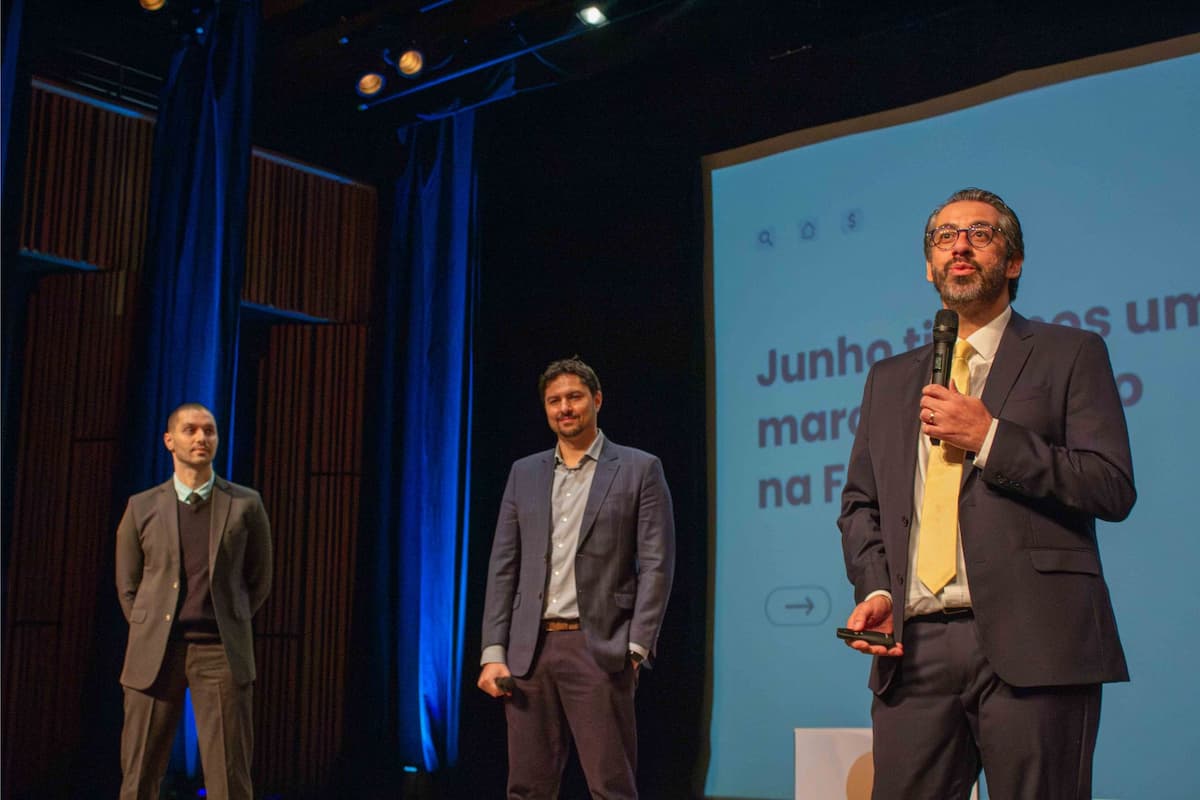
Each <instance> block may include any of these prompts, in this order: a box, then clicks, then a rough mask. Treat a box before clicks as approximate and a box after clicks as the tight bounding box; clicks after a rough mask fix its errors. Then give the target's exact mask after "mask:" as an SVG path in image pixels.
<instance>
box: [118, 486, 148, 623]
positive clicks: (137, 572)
mask: <svg viewBox="0 0 1200 800" xmlns="http://www.w3.org/2000/svg"><path fill="white" fill-rule="evenodd" d="M144 558H145V555H144V554H143V552H142V542H141V537H140V535H139V530H138V523H137V519H136V517H135V514H134V510H133V501H132V500H130V501H129V502H128V503H126V504H125V513H124V514H122V515H121V522H120V524H119V525H117V557H116V564H117V569H116V581H117V600H118V601H120V603H121V612H122V613H123V614H124V615H125V621H126V622H128V621H129V615H130V613H131V612H132V611H133V601H134V598H136V597H137V593H138V587H139V586H141V584H142V568H143V566H144V563H145V562H144Z"/></svg>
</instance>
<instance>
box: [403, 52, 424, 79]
mask: <svg viewBox="0 0 1200 800" xmlns="http://www.w3.org/2000/svg"><path fill="white" fill-rule="evenodd" d="M424 68H425V56H424V55H422V54H421V51H420V50H417V49H416V48H409V49H408V50H405V51H404V52H403V53H401V54H400V57H399V58H397V59H396V69H397V70H399V72H400V74H401V75H403V76H404V77H406V78H415V77H416V76H417V75H419V74H420V73H421V70H422V69H424Z"/></svg>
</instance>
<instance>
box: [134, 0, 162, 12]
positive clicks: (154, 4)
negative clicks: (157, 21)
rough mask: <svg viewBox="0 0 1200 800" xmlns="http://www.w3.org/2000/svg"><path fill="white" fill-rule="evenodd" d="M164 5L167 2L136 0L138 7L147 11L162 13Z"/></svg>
mask: <svg viewBox="0 0 1200 800" xmlns="http://www.w3.org/2000/svg"><path fill="white" fill-rule="evenodd" d="M166 4H167V0H138V5H140V6H141V7H142V8H144V9H145V10H147V11H162V8H163V6H165V5H166Z"/></svg>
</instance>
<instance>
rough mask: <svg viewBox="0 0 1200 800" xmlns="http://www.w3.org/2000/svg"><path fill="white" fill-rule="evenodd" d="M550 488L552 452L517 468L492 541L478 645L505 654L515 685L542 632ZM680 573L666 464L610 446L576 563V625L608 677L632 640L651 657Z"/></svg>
mask: <svg viewBox="0 0 1200 800" xmlns="http://www.w3.org/2000/svg"><path fill="white" fill-rule="evenodd" d="M553 485H554V451H553V450H547V451H545V452H542V453H537V454H535V455H532V456H528V457H526V458H523V459H521V460H519V461H517V462H515V463H514V464H513V466H512V470H511V471H510V472H509V475H508V485H507V486H506V487H505V489H504V499H503V500H502V501H501V504H500V515H499V519H498V520H497V522H496V535H495V538H494V539H493V541H492V556H491V562H490V564H489V566H488V581H487V595H486V598H485V601H484V613H483V640H482V641H483V645H484V647H487V646H489V645H495V644H500V645H504V646H505V647H506V648H507V665H508V669H509V670H510V671H511V672H512V673H513V674H514V675H517V676H524V675H526V674H528V672H529V670H530V668H531V667H532V665H533V657H534V652H535V650H536V649H537V643H538V636H539V635H540V632H541V621H542V607H543V594H544V593H545V589H546V581H547V574H546V572H547V566H548V561H549V551H550V494H551V490H552V488H553ZM674 569H675V517H674V512H673V510H672V507H671V493H670V491H669V490H668V489H667V482H666V478H665V477H664V475H663V469H662V463H661V462H660V461H659V460H658V458H656V457H655V456H652V455H650V454H649V453H646V452H643V451H641V450H636V449H634V448H632V447H622V446H620V445H617V444H613V443H612V442H611V441H606V442H605V444H604V449H603V450H601V452H600V459H599V461H598V462H597V464H596V472H595V475H594V476H593V478H592V488H591V492H590V494H589V495H588V500H587V505H586V507H585V509H584V512H583V522H582V524H581V526H580V531H579V548H578V550H577V554H576V559H575V583H576V589H577V593H578V599H579V614H580V622H581V626H582V628H583V632H584V635H585V637H586V640H587V644H588V649H589V651H590V652H591V653H592V655H593V656H594V657H595V659H596V663H597V664H599V665H600V667H601V668H602V669H604V670H606V671H608V672H619V671H620V670H622V669H624V667H625V663H626V659H627V657H628V652H629V650H628V648H629V642H630V641H635V642H638V643H639V644H642V645H644V646H645V647H647V648H649V649H650V652H651V655H652V657H653V654H654V653H655V648H656V645H657V642H658V634H659V629H660V627H661V625H662V620H663V615H664V614H665V613H666V610H667V598H668V596H669V595H670V592H671V580H672V577H673V574H674Z"/></svg>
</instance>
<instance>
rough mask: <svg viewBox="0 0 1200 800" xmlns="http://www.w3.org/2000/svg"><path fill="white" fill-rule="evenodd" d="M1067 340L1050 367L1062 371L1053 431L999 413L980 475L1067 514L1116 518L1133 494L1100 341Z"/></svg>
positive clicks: (1121, 423) (1119, 414) (1121, 420)
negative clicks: (1068, 346) (1069, 348)
mask: <svg viewBox="0 0 1200 800" xmlns="http://www.w3.org/2000/svg"><path fill="white" fill-rule="evenodd" d="M1074 341H1075V342H1076V343H1077V344H1076V347H1075V349H1074V351H1073V352H1072V353H1070V354H1068V355H1069V357H1068V358H1062V359H1060V360H1058V361H1057V362H1056V363H1057V368H1056V369H1057V372H1058V373H1065V374H1062V376H1061V380H1063V381H1065V387H1064V392H1063V399H1062V403H1063V405H1064V408H1063V412H1064V416H1063V419H1064V420H1065V422H1064V423H1063V426H1062V430H1061V432H1057V431H1056V432H1055V433H1054V434H1053V435H1047V434H1046V432H1044V431H1037V430H1034V429H1033V428H1032V427H1031V426H1029V425H1023V424H1021V422H1020V421H1017V420H1016V419H1014V417H1015V416H1016V414H1012V415H1006V412H1005V411H1004V410H1002V411H1001V413H1000V415H999V423H998V425H997V427H996V436H995V440H994V441H993V443H992V449H991V452H990V453H989V454H988V459H987V465H986V466H985V467H984V470H983V479H984V480H985V481H986V482H987V483H988V484H990V485H992V486H995V487H997V488H999V489H1002V490H1005V491H1009V492H1015V493H1017V494H1019V495H1022V496H1025V497H1028V498H1032V499H1035V500H1039V501H1044V502H1047V503H1050V504H1052V505H1054V506H1058V507H1060V508H1063V509H1065V510H1067V511H1069V512H1074V513H1078V514H1082V515H1085V516H1089V517H1096V518H1099V519H1103V520H1108V521H1111V522H1119V521H1121V520H1123V519H1125V518H1126V517H1127V516H1129V512H1130V511H1131V510H1132V509H1133V504H1134V502H1135V500H1136V499H1137V492H1136V490H1135V489H1134V483H1133V462H1132V458H1131V456H1130V452H1129V433H1128V431H1127V429H1126V426H1125V413H1124V411H1123V410H1122V407H1121V398H1120V394H1119V392H1118V390H1117V386H1116V381H1115V379H1114V378H1113V372H1112V366H1111V364H1110V362H1109V357H1108V348H1107V347H1106V346H1105V344H1104V340H1103V339H1101V338H1100V337H1099V336H1095V335H1088V336H1083V337H1079V338H1078V339H1076V340H1074ZM1036 388H1037V387H1034V389H1036Z"/></svg>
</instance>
